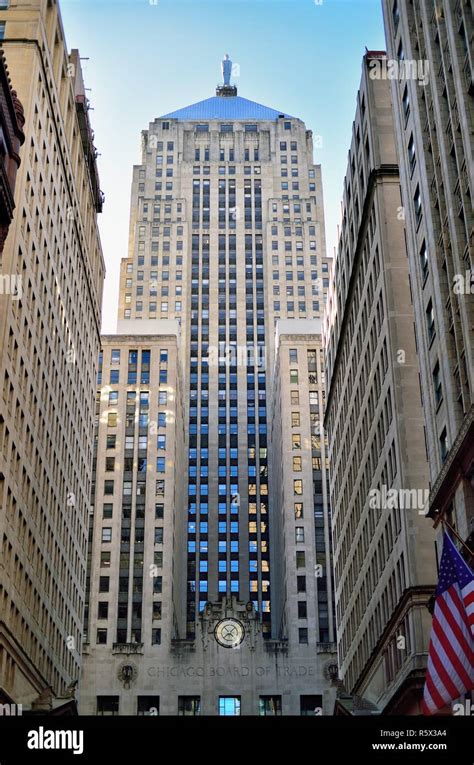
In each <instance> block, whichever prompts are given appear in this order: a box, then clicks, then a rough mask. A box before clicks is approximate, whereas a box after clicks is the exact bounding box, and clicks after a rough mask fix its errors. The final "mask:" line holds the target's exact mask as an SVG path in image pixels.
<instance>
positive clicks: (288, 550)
mask: <svg viewBox="0 0 474 765" xmlns="http://www.w3.org/2000/svg"><path fill="white" fill-rule="evenodd" d="M321 332H322V327H321V320H320V319H296V320H295V319H286V320H285V319H281V320H279V321H278V322H277V354H276V364H275V374H274V391H275V392H274V407H273V421H272V431H271V437H272V444H273V451H272V455H273V460H272V466H273V470H272V473H273V483H272V486H274V487H275V488H274V492H273V494H272V498H273V514H272V527H271V531H272V536H271V549H272V571H273V581H274V585H275V597H274V599H273V622H274V629H275V635H276V636H278V637H285V638H287V639H289V642H290V644H291V645H299V646H300V648H299V650H300V651H301V650H302V648H301V646H303V645H311V643H312V642H313V640H314V638H315V637H316V640H317V650H318V652H321V653H334V654H335V650H336V645H335V641H336V631H335V630H336V628H335V619H334V581H333V568H332V534H331V514H330V503H329V471H328V466H329V456H328V442H327V437H326V435H325V433H324V429H323V420H324V407H325V378H324V354H323V347H322V336H321ZM333 674H334V676H335V678H337V662H335V668H334V671H333Z"/></svg>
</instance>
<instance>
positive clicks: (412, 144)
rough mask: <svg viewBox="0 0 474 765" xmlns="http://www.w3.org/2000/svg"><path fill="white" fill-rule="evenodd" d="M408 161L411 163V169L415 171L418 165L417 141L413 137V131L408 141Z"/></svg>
mask: <svg viewBox="0 0 474 765" xmlns="http://www.w3.org/2000/svg"><path fill="white" fill-rule="evenodd" d="M408 161H409V163H410V170H411V172H412V173H413V170H414V169H415V165H416V154H415V141H414V139H413V133H412V134H411V136H410V140H409V142H408Z"/></svg>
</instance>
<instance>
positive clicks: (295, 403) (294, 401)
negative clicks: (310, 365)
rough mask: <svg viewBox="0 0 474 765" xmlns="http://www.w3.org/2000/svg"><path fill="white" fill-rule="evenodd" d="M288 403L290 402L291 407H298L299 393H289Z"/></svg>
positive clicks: (295, 391)
mask: <svg viewBox="0 0 474 765" xmlns="http://www.w3.org/2000/svg"><path fill="white" fill-rule="evenodd" d="M290 401H291V404H292V406H298V404H299V403H300V394H299V391H297V390H292V391H291V392H290ZM295 414H298V412H295Z"/></svg>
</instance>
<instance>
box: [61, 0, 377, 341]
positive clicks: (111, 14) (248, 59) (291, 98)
mask: <svg viewBox="0 0 474 765" xmlns="http://www.w3.org/2000/svg"><path fill="white" fill-rule="evenodd" d="M61 10H62V17H63V24H64V29H65V34H66V42H67V45H68V47H69V48H79V50H80V53H81V56H83V57H87V58H88V60H84V61H83V68H84V78H85V81H86V86H87V87H88V88H91V91H90V92H89V93H88V95H89V97H90V100H91V105H92V107H93V109H94V111H92V112H91V121H92V125H93V128H94V130H95V134H96V146H97V149H98V151H99V152H100V157H99V172H100V177H101V186H102V189H103V191H104V193H105V197H106V201H105V207H104V213H103V214H102V215H101V216H99V219H100V221H99V222H100V229H101V236H102V246H103V249H104V256H105V260H106V266H107V282H106V289H105V293H104V311H103V331H104V332H114V331H115V329H116V314H117V297H118V277H119V268H120V259H121V258H122V257H125V256H126V255H127V244H128V221H129V204H130V183H131V176H132V166H133V164H136V163H138V162H139V159H140V152H139V147H140V133H141V131H142V130H143V129H146V128H147V127H148V123H149V122H150V121H152V120H153V119H154V118H155V117H159V116H160V115H162V114H166V113H167V112H170V111H172V110H174V109H176V108H179V107H182V106H186V105H187V104H191V103H194V102H196V101H199V100H201V99H204V98H209V97H210V96H212V95H214V91H215V87H216V84H217V83H218V82H219V81H220V62H221V59H222V58H223V54H224V53H226V52H228V53H229V54H230V56H231V58H232V60H233V62H234V64H238V65H239V67H240V76H239V77H237V78H235V79H234V82H235V84H236V85H237V87H238V90H239V95H241V96H244V97H245V98H249V99H251V100H254V101H258V102H260V103H263V104H265V105H267V106H270V107H273V108H275V109H278V110H282V111H285V112H287V113H289V114H292V115H294V116H296V117H299V118H300V119H302V120H304V122H305V123H306V127H307V128H309V129H311V130H312V131H313V134H314V135H315V136H320V137H321V148H317V149H316V150H315V161H316V162H318V163H320V164H321V165H322V173H323V191H324V207H325V215H326V239H327V250H328V253H332V251H333V248H334V246H335V244H336V240H337V225H338V223H339V220H340V200H341V192H342V181H343V178H344V173H345V169H346V164H347V151H348V148H349V144H350V137H351V129H352V120H353V117H354V113H355V98H356V93H357V88H358V85H359V81H360V73H361V61H362V56H363V54H364V51H365V46H367V47H368V48H369V49H372V50H383V49H384V47H385V41H384V34H383V24H382V11H381V2H380V0H322V3H319V2H315V1H314V0H157V2H156V3H155V2H154V0H62V1H61Z"/></svg>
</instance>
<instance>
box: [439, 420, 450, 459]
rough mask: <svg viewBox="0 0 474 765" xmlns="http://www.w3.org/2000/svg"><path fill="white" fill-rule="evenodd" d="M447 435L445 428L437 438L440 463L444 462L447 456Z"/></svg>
mask: <svg viewBox="0 0 474 765" xmlns="http://www.w3.org/2000/svg"><path fill="white" fill-rule="evenodd" d="M448 451H449V449H448V433H447V430H446V428H443V431H442V433H441V435H440V437H439V453H440V456H441V461H442V462H444V461H445V459H446V457H447V456H448Z"/></svg>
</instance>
